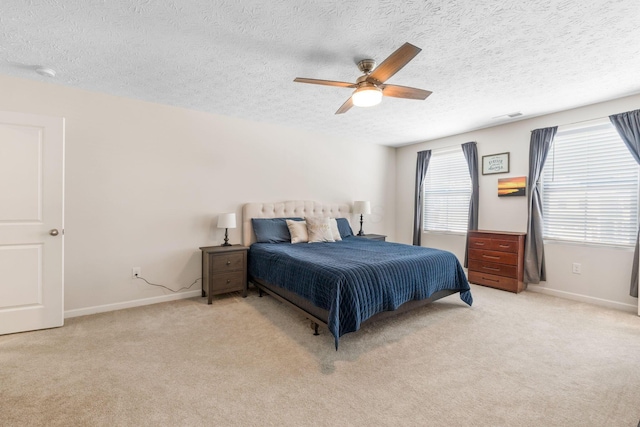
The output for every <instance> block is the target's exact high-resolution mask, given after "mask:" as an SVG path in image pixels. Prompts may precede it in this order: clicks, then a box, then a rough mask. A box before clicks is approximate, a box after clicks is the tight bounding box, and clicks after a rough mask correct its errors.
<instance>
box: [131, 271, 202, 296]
mask: <svg viewBox="0 0 640 427" xmlns="http://www.w3.org/2000/svg"><path fill="white" fill-rule="evenodd" d="M136 279H140V280H144V281H145V282H147V284H148V285H151V286H158V287H160V288H165V289H166V290H168V291H171V292H174V293H175V292H180V291H181V290H183V289H189V288H191V287H192V286H193V285H195V284H196V283H198V281H199V280H202V277H198V278H197V279H196V280H195V281H194V282H193V283H192V284H190V285H189V286H187V287H184V286H183V287H181V288H180V289H178V290H177V291H174V290H173V289H171V288H168V287H166V286H164V285H158V284H157V283H151V282H150V281H148V280H147V279H145V278H144V277H142V276H138V275H137V274H136Z"/></svg>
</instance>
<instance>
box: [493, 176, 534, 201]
mask: <svg viewBox="0 0 640 427" xmlns="http://www.w3.org/2000/svg"><path fill="white" fill-rule="evenodd" d="M526 191H527V177H526V176H519V177H516V178H500V179H498V197H514V196H525V195H526Z"/></svg>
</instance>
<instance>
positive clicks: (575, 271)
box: [572, 262, 582, 274]
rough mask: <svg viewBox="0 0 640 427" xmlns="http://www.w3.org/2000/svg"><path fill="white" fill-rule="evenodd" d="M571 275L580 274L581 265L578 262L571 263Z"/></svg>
mask: <svg viewBox="0 0 640 427" xmlns="http://www.w3.org/2000/svg"><path fill="white" fill-rule="evenodd" d="M572 271H573V274H582V264H580V263H579V262H574V263H573V270H572Z"/></svg>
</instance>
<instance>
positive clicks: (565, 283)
mask: <svg viewBox="0 0 640 427" xmlns="http://www.w3.org/2000/svg"><path fill="white" fill-rule="evenodd" d="M639 106H640V95H635V96H630V97H626V98H621V99H617V100H612V101H608V102H603V103H600V104H594V105H590V106H586V107H582V108H577V109H573V110H568V111H563V112H559V113H555V114H549V115H546V116H540V117H536V118H532V119H528V120H522V121H518V122H513V123H509V124H504V125H500V126H495V127H491V128H487V129H481V130H477V131H473V132H468V133H465V134H461V135H456V136H451V137H447V138H441V139H437V140H433V141H429V142H424V143H420V144H414V145H410V146H406V147H402V148H398V149H397V153H396V171H397V178H396V185H397V188H396V192H397V196H396V238H397V239H398V241H400V242H403V243H410V242H411V241H412V224H413V204H414V201H413V197H414V196H413V193H414V186H415V184H414V180H415V170H416V166H415V165H416V153H417V152H418V151H421V150H425V149H436V148H439V147H448V146H452V145H459V144H463V143H465V142H469V141H476V142H477V143H478V158H479V160H481V159H482V156H485V155H489V154H495V153H503V152H509V153H510V173H508V174H497V175H484V176H483V175H480V211H479V228H480V229H485V230H502V231H521V232H526V228H527V227H526V224H527V203H526V197H512V198H507V197H501V198H498V195H497V191H498V190H497V183H498V178H506V177H516V176H527V175H528V172H529V141H530V132H531V131H532V130H533V129H538V128H544V127H550V126H559V125H564V124H569V123H574V122H579V121H584V120H590V119H596V118H600V117H607V116H609V115H611V114H615V113H621V112H625V111H630V110H635V109H637V108H639ZM525 113H526V111H525ZM422 244H423V245H425V246H433V247H437V248H441V249H446V250H450V251H452V252H454V253H455V254H456V255H458V257H459V258H460V259H462V258H463V257H464V244H465V239H464V237H461V236H452V235H434V234H423V236H422ZM545 254H546V262H547V282H542V283H540V285H538V286H532V285H530V286H529V289H531V290H538V291H542V292H546V293H551V294H554V295H558V296H564V297H568V298H573V299H577V300H582V301H589V302H593V303H597V304H601V305H606V306H610V307H616V308H620V309H624V310H629V311H636V310H637V300H636V299H635V298H632V297H630V296H629V281H630V276H631V273H630V272H631V264H632V258H633V250H632V249H614V248H606V247H594V246H579V245H562V244H547V245H545ZM573 262H579V263H582V274H581V275H576V274H573V273H572V272H571V264H572V263H573Z"/></svg>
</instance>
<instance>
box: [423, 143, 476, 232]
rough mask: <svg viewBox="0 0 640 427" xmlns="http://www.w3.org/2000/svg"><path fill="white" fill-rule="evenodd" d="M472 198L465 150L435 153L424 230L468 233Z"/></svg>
mask: <svg viewBox="0 0 640 427" xmlns="http://www.w3.org/2000/svg"><path fill="white" fill-rule="evenodd" d="M470 198H471V178H470V177H469V167H468V166H467V161H466V160H465V158H464V154H463V153H462V148H460V147H458V148H457V149H450V150H441V151H435V152H433V153H432V155H431V160H430V161H429V167H428V168H427V176H426V177H425V181H424V223H423V229H424V231H440V232H452V233H466V232H467V223H468V219H469V199H470Z"/></svg>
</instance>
